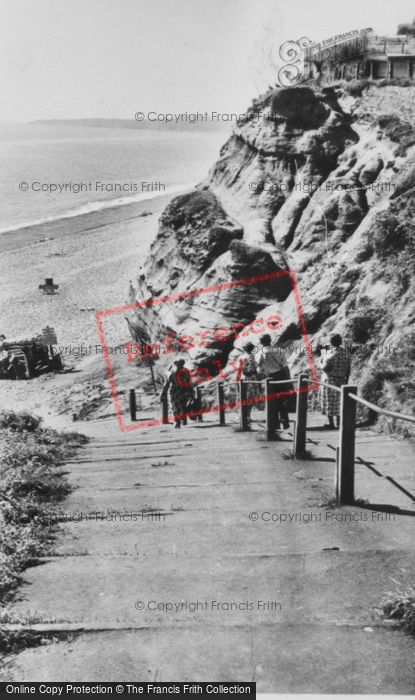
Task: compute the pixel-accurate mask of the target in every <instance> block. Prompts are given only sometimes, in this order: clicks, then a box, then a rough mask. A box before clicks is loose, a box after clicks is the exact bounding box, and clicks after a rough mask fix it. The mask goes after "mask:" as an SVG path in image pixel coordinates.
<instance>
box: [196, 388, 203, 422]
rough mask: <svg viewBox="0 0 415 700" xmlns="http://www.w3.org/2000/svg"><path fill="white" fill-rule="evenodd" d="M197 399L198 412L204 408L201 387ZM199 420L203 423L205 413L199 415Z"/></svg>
mask: <svg viewBox="0 0 415 700" xmlns="http://www.w3.org/2000/svg"><path fill="white" fill-rule="evenodd" d="M196 398H197V410H198V411H200V410H201V408H202V390H201V389H200V387H198V388H197V389H196ZM197 420H198V421H199V422H201V421H203V413H199V415H198V417H197Z"/></svg>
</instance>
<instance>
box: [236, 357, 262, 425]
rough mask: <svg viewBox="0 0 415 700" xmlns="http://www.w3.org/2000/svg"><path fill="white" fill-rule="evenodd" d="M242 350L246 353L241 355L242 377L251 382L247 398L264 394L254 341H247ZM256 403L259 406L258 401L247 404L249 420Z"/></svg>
mask: <svg viewBox="0 0 415 700" xmlns="http://www.w3.org/2000/svg"><path fill="white" fill-rule="evenodd" d="M242 350H243V351H244V354H243V356H242V357H241V361H242V377H243V379H244V380H246V381H248V382H249V384H248V387H247V393H246V397H247V399H253V398H256V397H257V396H263V395H264V391H263V385H262V383H261V381H260V376H259V374H258V371H257V366H256V362H255V354H254V352H255V350H256V348H255V345H254V344H253V343H245V345H243V347H242ZM254 405H256V406H258V403H256V404H253V403H251V404H248V406H247V411H248V422H250V421H251V411H252V408H253V406H254Z"/></svg>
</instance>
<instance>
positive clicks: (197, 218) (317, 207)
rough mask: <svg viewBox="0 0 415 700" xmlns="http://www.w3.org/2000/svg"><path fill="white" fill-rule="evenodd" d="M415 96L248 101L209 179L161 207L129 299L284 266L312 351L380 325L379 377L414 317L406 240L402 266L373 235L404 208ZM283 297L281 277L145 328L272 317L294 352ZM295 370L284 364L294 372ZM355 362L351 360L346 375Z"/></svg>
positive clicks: (297, 95) (281, 93)
mask: <svg viewBox="0 0 415 700" xmlns="http://www.w3.org/2000/svg"><path fill="white" fill-rule="evenodd" d="M414 93H415V88H413V87H402V88H399V87H396V86H380V87H379V86H376V87H375V86H372V87H369V88H368V89H366V90H365V91H363V94H362V95H361V96H359V97H357V98H351V97H350V95H348V94H346V93H345V92H344V91H343V89H342V88H341V87H339V88H338V89H337V90H334V89H333V88H325V89H323V90H320V89H318V88H317V87H311V86H310V87H296V88H287V89H275V90H272V91H270V92H269V93H267V94H266V95H264V96H263V97H261V98H260V99H257V100H255V101H254V103H253V105H252V107H251V108H250V110H249V113H248V115H247V117H246V118H245V119H244V120H243V121H240V122H238V124H237V125H236V127H235V128H234V131H233V134H232V136H231V137H230V138H229V140H228V141H227V142H226V143H225V145H224V146H223V147H222V149H221V151H220V154H219V158H218V160H217V161H216V163H215V164H214V165H213V167H212V169H211V171H210V173H209V176H208V178H207V180H206V182H204V183H203V184H202V185H201V186H200V187H199V188H197V189H196V190H194V191H193V192H191V193H189V194H187V195H184V196H181V197H177V198H176V199H174V200H173V201H172V202H171V204H170V205H169V206H168V207H167V209H166V211H165V213H164V214H163V216H162V218H161V221H160V227H159V231H158V234H157V236H156V239H155V241H154V244H153V246H152V249H151V253H150V256H149V257H148V259H147V261H146V262H145V264H144V266H143V268H142V270H141V271H140V274H139V277H138V280H137V285H136V286H135V288H134V290H133V292H132V296H131V299H132V300H135V299H138V300H142V299H143V298H144V299H148V298H150V297H153V296H160V295H166V294H171V293H175V294H178V293H182V292H186V291H187V292H188V291H189V290H192V289H197V288H201V287H213V286H214V285H218V284H221V283H222V282H230V281H232V280H237V279H241V278H243V277H245V276H246V277H250V276H255V275H261V274H266V273H269V272H274V271H279V270H287V269H292V270H294V271H295V273H296V275H297V278H298V280H299V290H300V294H301V298H302V302H303V307H304V311H305V319H306V323H307V328H308V330H309V332H310V334H311V336H312V338H313V339H314V340H316V341H319V340H321V339H322V338H324V337H326V336H327V334H328V333H330V332H331V331H332V330H333V329H336V330H338V331H340V332H344V333H345V334H348V335H349V337H352V338H353V329H352V326H353V324H355V325H356V323H357V325H358V322H356V321H355V320H353V319H356V318H358V317H359V314H360V316H362V318H363V317H365V314H366V316H371V315H372V316H373V315H375V316H376V314H378V316H379V318H381V319H382V321H381V322H377V323H376V324H375V325H374V326H373V329H372V332H371V334H370V336H371V339H370V341H371V343H372V345H373V344H374V345H375V347H374V348H372V350H373V352H371V354H370V357H369V360H368V356H367V355H366V360H365V365H364V367H365V368H367V367H369V369H370V367H371V366H373V367H375V366H377V363H378V356H379V352H380V347H381V345H383V344H390V343H395V344H396V345H398V344H399V343H398V342H397V340H398V337H402V333H403V326H405V332H406V329H408V328H410V327H411V326H412V327H413V324H414V320H415V313H414V311H413V301H412V299H411V293H412V291H413V288H412V284H413V281H412V276H411V270H412V267H411V266H412V262H413V259H414V250H413V246H412V249H411V246H410V244H409V241H410V240H412V239H411V235H412V234H411V231H412V229H411V231H409V229H408V231H409V233H408V235H407V238H406V239H405V241H406V242H405V245H404V249H405V250H406V261H407V263H402V262H401V263H400V262H399V260H400V258H399V259H398V252H399V250H401V252H402V249H401V248H400V244H399V243H397V244H396V245H394V244H392V246H391V247H390V248H389V249H388V250H389V252H388V254H385V250H384V242H383V238H382V236H383V233H382V232H383V231H384V230H385V226H386V224H385V222H383V223H382V215H383V214H382V212H388V211H389V210H390V208H391V206H392V204H393V202H395V204H394V206H395V210H394V212H393V215H392V214H391V216H392V218H393V217H395V219H396V220H397V218H396V217H398V214H397V212H398V213H399V208H400V207H401V205H402V206H403V204H402V203H404V202H406V203H408V201H411V198H412V197H413V187H414V177H415V175H414V172H415V169H414V166H415V155H414V153H415V148H414V146H413V145H412V144H413V141H414V139H413V134H412V136H408V130H409V131H410V130H411V129H412V131H413V125H414V109H412V107H411V106H410V105H411V104H413V102H414V100H413V97H414ZM380 104H381V105H382V112H383V117H382V119H379V105H380ZM343 107H344V108H343ZM388 114H389V115H390V116H389V117H388ZM401 114H403V115H404V117H405V121H404V124H403V125H402V122H401V121H400V115H401ZM408 125H409V126H408ZM401 133H402V134H404V137H403V138H404V139H405V140H404V142H403V141H402V139H400V138H399V134H401ZM379 217H380V218H379ZM407 220H408V221H410V220H411V218H410V216H409V215H408V219H407ZM379 222H381V223H380V224H379ZM408 226H409V228H410V225H409V224H408ZM379 232H380V233H379ZM385 235H386V234H385ZM413 242H414V243H415V237H414V238H413ZM395 243H396V241H395ZM399 265H401V266H402V265H403V266H404V267H405V273H403V271H402V270H399ZM413 272H414V273H415V268H414V269H413ZM403 277H405V281H404V280H403ZM291 289H292V287H291V285H290V283H289V281H287V278H286V277H281V278H277V279H274V280H273V281H270V282H268V283H267V284H265V285H262V286H261V285H260V284H257V285H252V286H251V287H248V286H244V287H242V286H240V287H234V288H233V287H230V288H228V289H226V290H221V291H220V292H219V293H215V292H212V293H210V294H204V295H201V296H197V297H190V298H188V299H185V300H183V301H180V300H179V301H178V302H177V301H176V302H174V303H173V302H172V303H166V304H163V305H162V306H160V307H159V308H158V310H157V314H156V317H154V318H153V319H152V322H151V323H152V328H153V329H154V328H156V326H157V324H158V326H157V328H158V331H160V332H161V331H163V332H164V331H165V330H166V328H167V329H170V330H172V331H173V332H177V333H179V332H180V333H183V332H190V331H191V330H194V329H195V328H196V327H199V328H208V327H210V328H212V327H216V326H218V325H223V324H229V323H232V322H243V323H244V324H248V323H250V322H252V320H253V319H255V318H258V317H259V316H260V315H261V314H262V315H263V314H264V313H265V312H267V313H268V312H279V313H281V314H282V315H283V316H284V317H285V320H286V329H287V328H288V329H289V330H288V331H287V330H286V332H285V335H286V337H290V339H291V340H293V341H294V340H295V338H298V337H300V338H301V334H300V333H299V326H298V318H297V311H296V307H295V304H294V303H293V294H292V293H291ZM391 302H392V303H393V305H394V309H393V310H392V309H391ZM368 309H369V310H368ZM366 312H367V313H366ZM158 331H157V332H158ZM256 337H257V336H256ZM299 342H301V341H299ZM238 345H240V341H238V340H236V342H233V343H229V344H227V345H226V346H225V345H224V344H222V345H221V347H220V348H218V347H214V344H213V345H210V346H209V347H207V348H204V349H203V352H202V353H201V352H200V351H197V352H193V356H192V357H193V360H194V361H195V362H199V361H200V360H201V359H202V358H203V361H206V358H207V357H210V358H212V357H218V356H220V357H221V358H222V360H226V357H227V356H228V354H229V352H231V351H232V349H233V348H234V347H238ZM303 362H304V358H303V357H301V356H299V357H298V359H293V363H292V364H293V368H295V367H297V366H298V367H299V366H301V363H303ZM359 362H360V361H359V358H358V357H356V361H355V372H356V374H359V373H360V372H361V368H362V366H363V365H362V363H360V364H359ZM365 371H366V369H365Z"/></svg>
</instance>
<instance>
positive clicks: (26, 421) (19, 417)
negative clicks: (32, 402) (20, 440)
mask: <svg viewBox="0 0 415 700" xmlns="http://www.w3.org/2000/svg"><path fill="white" fill-rule="evenodd" d="M41 422H42V419H41V418H39V417H38V416H34V415H33V414H32V413H28V412H27V411H23V412H22V413H15V412H14V411H1V412H0V429H1V428H10V429H11V430H15V431H16V432H18V433H23V432H27V431H29V432H33V431H35V430H37V429H38V428H39V426H40V424H41Z"/></svg>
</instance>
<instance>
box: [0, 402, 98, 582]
mask: <svg viewBox="0 0 415 700" xmlns="http://www.w3.org/2000/svg"><path fill="white" fill-rule="evenodd" d="M40 423H41V419H40V418H37V417H36V416H32V415H31V414H30V413H27V412H25V413H14V412H12V411H5V412H3V413H2V414H1V418H0V465H1V466H0V594H2V595H5V594H8V593H11V591H12V590H13V589H14V588H15V586H16V585H17V584H18V582H19V575H20V572H21V571H22V570H23V569H24V568H25V567H26V566H28V564H29V563H30V561H31V560H33V558H34V557H36V556H39V554H41V553H44V551H45V547H46V544H47V543H48V542H49V541H50V538H51V535H52V534H53V528H52V526H51V522H53V519H56V512H57V511H56V508H57V504H58V503H59V502H60V501H61V500H62V499H63V498H64V497H65V496H66V495H67V494H68V493H69V491H70V485H69V483H68V481H67V480H66V478H65V477H64V474H63V472H62V471H61V470H60V468H59V467H60V465H61V464H63V462H64V461H65V460H66V459H67V458H68V457H70V456H72V455H73V454H74V452H75V451H76V449H77V448H78V447H79V446H80V445H81V444H84V443H85V442H87V438H86V437H85V436H81V435H79V434H77V433H75V432H68V433H60V432H58V431H56V430H51V429H50V428H45V429H42V428H41V427H40Z"/></svg>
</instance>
